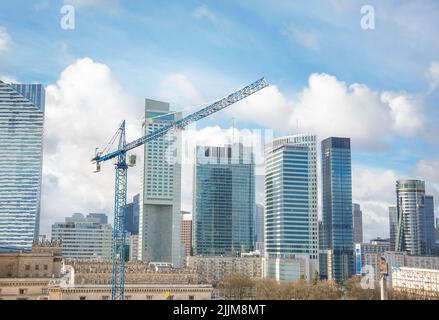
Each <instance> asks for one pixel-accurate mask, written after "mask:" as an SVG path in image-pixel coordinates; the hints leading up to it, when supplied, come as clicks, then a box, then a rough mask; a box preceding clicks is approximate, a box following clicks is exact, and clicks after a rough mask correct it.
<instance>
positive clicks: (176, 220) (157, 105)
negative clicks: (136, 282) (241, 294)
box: [138, 99, 182, 267]
mask: <svg viewBox="0 0 439 320" xmlns="http://www.w3.org/2000/svg"><path fill="white" fill-rule="evenodd" d="M179 119H181V112H173V111H171V110H170V106H169V103H166V102H161V101H156V100H151V99H146V101H145V124H144V134H148V133H152V132H154V131H156V130H158V129H160V128H162V127H164V126H166V125H169V123H172V122H174V121H176V120H179ZM143 150H144V154H143V155H144V159H145V160H144V168H143V174H142V192H141V194H140V199H139V203H140V204H139V206H140V208H139V210H140V212H139V250H138V254H139V260H146V261H152V262H167V263H172V264H173V265H174V266H176V267H179V266H180V265H181V258H182V255H181V242H180V221H181V213H180V212H181V211H180V210H181V208H180V207H181V131H180V130H175V131H174V132H170V133H168V134H167V135H165V136H164V137H161V138H159V139H156V140H154V141H151V142H149V143H147V144H145V145H144V147H143Z"/></svg>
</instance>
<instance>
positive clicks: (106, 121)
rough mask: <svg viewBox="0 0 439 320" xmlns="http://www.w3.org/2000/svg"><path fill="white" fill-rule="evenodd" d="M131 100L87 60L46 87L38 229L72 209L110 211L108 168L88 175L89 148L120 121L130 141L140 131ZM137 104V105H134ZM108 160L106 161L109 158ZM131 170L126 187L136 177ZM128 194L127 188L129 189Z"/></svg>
mask: <svg viewBox="0 0 439 320" xmlns="http://www.w3.org/2000/svg"><path fill="white" fill-rule="evenodd" d="M134 105H135V104H134V102H133V99H132V98H131V97H129V96H127V95H126V94H125V93H124V91H123V89H122V88H121V87H120V85H119V84H118V83H117V81H116V80H115V79H114V77H113V75H112V73H111V70H110V69H109V68H108V67H107V66H106V65H103V64H100V63H96V62H94V61H93V60H91V59H89V58H85V59H80V60H77V61H76V62H75V63H73V64H71V65H70V66H68V67H67V68H66V69H65V70H64V71H63V72H62V73H61V76H60V78H59V80H58V82H57V83H56V84H52V85H49V86H48V87H47V88H46V117H45V140H44V162H43V186H42V210H41V218H42V232H46V233H49V230H50V224H51V223H53V222H54V221H60V220H61V221H62V220H63V219H64V217H66V216H70V215H71V214H72V213H74V212H83V213H88V212H96V211H97V212H99V211H101V212H105V213H107V214H108V215H109V217H110V219H111V217H112V212H113V205H112V204H113V196H114V190H113V189H114V181H113V180H114V177H113V176H114V170H113V166H112V165H111V164H108V163H107V164H105V165H104V170H103V172H102V173H100V174H94V173H93V172H92V171H93V167H92V165H91V162H90V159H91V157H92V156H93V152H94V148H95V147H99V146H100V147H102V146H105V145H106V143H107V142H108V141H109V140H110V138H111V137H112V136H113V134H114V132H115V131H116V130H117V128H118V126H119V124H120V122H121V121H122V120H123V119H126V120H127V123H128V127H127V135H128V139H129V140H131V139H132V138H133V137H138V136H139V135H140V127H141V126H140V122H139V121H136V120H135V119H136V114H138V115H141V114H142V110H136V109H135V107H134ZM140 106H141V104H140ZM109 162H111V161H109ZM139 170H140V169H139V168H137V169H131V170H130V171H131V173H130V174H129V177H130V178H129V190H131V192H133V191H134V192H137V191H138V188H139V186H138V185H139V182H140V179H139V178H138V177H139V176H138V175H133V172H134V173H135V172H138V171H139ZM129 192H130V191H129Z"/></svg>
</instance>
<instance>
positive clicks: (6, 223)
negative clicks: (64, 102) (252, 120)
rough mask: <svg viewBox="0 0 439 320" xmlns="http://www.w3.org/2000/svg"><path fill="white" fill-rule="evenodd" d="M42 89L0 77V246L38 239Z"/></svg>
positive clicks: (24, 244) (22, 244) (29, 244)
mask: <svg viewBox="0 0 439 320" xmlns="http://www.w3.org/2000/svg"><path fill="white" fill-rule="evenodd" d="M44 106H45V91H44V88H43V86H42V85H41V84H6V83H4V82H2V81H0V150H1V157H0V247H6V248H15V249H21V250H31V249H32V242H33V241H34V240H38V236H39V224H40V193H41V170H42V157H43V150H42V143H43V124H44Z"/></svg>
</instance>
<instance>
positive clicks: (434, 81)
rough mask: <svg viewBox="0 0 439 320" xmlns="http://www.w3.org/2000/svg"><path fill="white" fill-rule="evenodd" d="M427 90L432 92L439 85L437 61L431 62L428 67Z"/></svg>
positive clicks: (438, 65)
mask: <svg viewBox="0 0 439 320" xmlns="http://www.w3.org/2000/svg"><path fill="white" fill-rule="evenodd" d="M427 76H428V81H429V90H430V92H432V91H433V90H435V89H436V88H437V87H438V86H439V62H436V61H434V62H432V63H431V65H430V68H429V69H428V74H427Z"/></svg>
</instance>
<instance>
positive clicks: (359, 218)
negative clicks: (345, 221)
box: [352, 203, 363, 243]
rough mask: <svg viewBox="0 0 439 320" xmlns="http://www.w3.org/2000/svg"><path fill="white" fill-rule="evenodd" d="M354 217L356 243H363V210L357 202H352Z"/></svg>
mask: <svg viewBox="0 0 439 320" xmlns="http://www.w3.org/2000/svg"><path fill="white" fill-rule="evenodd" d="M352 218H353V223H354V225H353V227H354V243H363V212H362V211H361V207H360V205H359V204H357V203H353V204H352Z"/></svg>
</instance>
